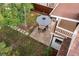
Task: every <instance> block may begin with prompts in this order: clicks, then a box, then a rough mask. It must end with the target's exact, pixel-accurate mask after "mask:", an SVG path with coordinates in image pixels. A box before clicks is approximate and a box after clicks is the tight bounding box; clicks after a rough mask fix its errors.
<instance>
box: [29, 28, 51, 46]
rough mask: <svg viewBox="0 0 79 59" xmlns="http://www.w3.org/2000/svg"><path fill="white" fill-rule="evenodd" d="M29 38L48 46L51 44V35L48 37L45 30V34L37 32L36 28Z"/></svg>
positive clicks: (48, 31) (48, 34)
mask: <svg viewBox="0 0 79 59" xmlns="http://www.w3.org/2000/svg"><path fill="white" fill-rule="evenodd" d="M30 37H32V38H33V39H35V40H37V41H39V42H41V43H43V44H45V45H47V46H49V45H50V42H51V35H50V30H47V31H45V32H39V31H38V28H37V27H36V28H35V29H34V31H33V32H32V33H31V34H30Z"/></svg>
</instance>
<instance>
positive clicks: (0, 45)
mask: <svg viewBox="0 0 79 59" xmlns="http://www.w3.org/2000/svg"><path fill="white" fill-rule="evenodd" d="M11 51H12V48H11V47H7V46H6V44H5V42H0V55H1V56H3V55H4V56H5V55H10V54H11Z"/></svg>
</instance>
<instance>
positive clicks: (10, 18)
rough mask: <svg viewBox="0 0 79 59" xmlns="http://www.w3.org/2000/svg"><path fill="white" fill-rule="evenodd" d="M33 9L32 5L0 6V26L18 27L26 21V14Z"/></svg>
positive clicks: (6, 4)
mask: <svg viewBox="0 0 79 59" xmlns="http://www.w3.org/2000/svg"><path fill="white" fill-rule="evenodd" d="M31 9H33V5H32V4H30V3H29V4H28V3H26V4H15V3H13V4H8V3H5V4H0V18H1V19H0V25H1V26H2V25H3V26H5V25H13V26H16V25H19V24H21V23H23V22H24V20H27V16H26V15H27V14H28V13H29V12H30V11H31Z"/></svg>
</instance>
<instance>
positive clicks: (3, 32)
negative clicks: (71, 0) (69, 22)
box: [0, 4, 57, 56]
mask: <svg viewBox="0 0 79 59" xmlns="http://www.w3.org/2000/svg"><path fill="white" fill-rule="evenodd" d="M0 7H1V8H0V13H1V14H0V18H1V19H0V55H10V56H14V55H15V56H48V55H50V56H51V55H56V53H57V51H55V50H54V49H53V48H51V47H48V46H46V45H44V44H42V43H41V42H38V41H36V40H34V39H33V38H31V37H30V34H31V33H32V31H33V30H34V28H36V27H37V26H38V25H37V23H36V18H37V17H38V16H39V15H41V14H40V13H37V12H35V11H33V10H31V9H33V5H32V4H1V5H0ZM26 11H27V12H26ZM10 26H16V27H17V28H20V31H22V30H24V31H25V32H27V33H28V35H25V34H23V33H22V32H20V31H17V30H18V29H16V30H15V29H12V28H11V27H10Z"/></svg>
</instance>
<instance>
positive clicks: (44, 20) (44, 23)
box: [36, 15, 51, 26]
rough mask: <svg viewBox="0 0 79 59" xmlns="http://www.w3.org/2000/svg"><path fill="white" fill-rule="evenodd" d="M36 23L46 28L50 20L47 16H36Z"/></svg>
mask: <svg viewBox="0 0 79 59" xmlns="http://www.w3.org/2000/svg"><path fill="white" fill-rule="evenodd" d="M36 22H37V23H38V24H39V25H42V26H47V25H49V24H50V22H51V19H50V17H49V16H46V15H41V16H38V17H37V20H36Z"/></svg>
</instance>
